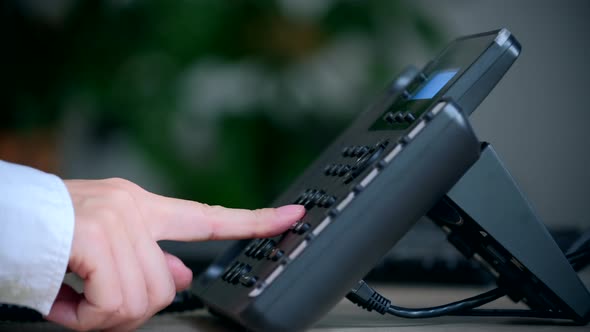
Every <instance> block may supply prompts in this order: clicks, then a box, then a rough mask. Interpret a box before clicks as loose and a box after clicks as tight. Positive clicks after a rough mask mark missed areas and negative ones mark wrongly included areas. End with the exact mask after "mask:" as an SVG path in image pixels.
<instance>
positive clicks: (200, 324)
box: [0, 285, 590, 332]
mask: <svg viewBox="0 0 590 332" xmlns="http://www.w3.org/2000/svg"><path fill="white" fill-rule="evenodd" d="M377 288H378V289H379V291H380V292H381V293H382V294H384V295H386V296H387V297H388V298H390V299H391V300H392V302H394V303H395V304H397V305H401V306H407V307H427V306H433V305H438V304H444V303H448V302H452V301H455V300H459V299H463V298H466V297H470V296H473V295H476V294H479V293H481V292H483V291H485V290H487V289H483V288H469V287H425V286H403V285H397V286H391V285H388V286H378V287H377ZM487 307H488V308H504V309H510V308H524V306H521V305H519V304H514V303H512V302H511V301H510V300H508V299H499V300H498V301H496V302H494V303H492V304H489V305H488V306H487ZM459 329H462V330H465V331H494V332H497V331H500V332H501V331H590V327H589V326H576V325H573V324H572V323H570V322H567V321H558V320H543V319H528V318H490V317H441V318H432V319H418V320H413V319H404V318H398V317H394V316H390V315H385V316H382V315H380V314H377V313H375V312H366V311H364V310H362V309H360V308H358V307H356V306H355V305H353V304H351V303H350V302H348V301H347V300H343V301H341V302H340V303H339V304H338V305H337V306H336V307H335V308H334V309H333V310H332V311H331V312H330V313H329V314H327V315H326V316H325V317H324V318H323V319H322V320H321V321H319V322H318V323H317V324H316V325H315V326H314V327H313V328H312V329H311V331H321V332H328V331H350V332H353V331H392V330H395V331H400V332H404V331H412V332H416V331H456V330H459ZM139 330H140V331H166V332H181V331H182V332H188V331H191V332H195V331H207V332H226V331H236V327H235V326H233V325H229V324H227V323H225V322H223V321H221V320H219V319H217V318H215V317H213V316H211V315H209V314H208V313H207V312H206V311H204V310H199V311H194V312H185V313H182V314H167V315H161V316H156V317H154V318H152V319H151V320H149V321H148V322H147V323H146V324H145V325H144V326H142V327H141V328H140V329H139ZM0 331H25V332H27V331H43V332H47V331H65V330H64V329H62V328H60V327H58V326H55V325H53V324H49V323H29V324H8V323H0Z"/></svg>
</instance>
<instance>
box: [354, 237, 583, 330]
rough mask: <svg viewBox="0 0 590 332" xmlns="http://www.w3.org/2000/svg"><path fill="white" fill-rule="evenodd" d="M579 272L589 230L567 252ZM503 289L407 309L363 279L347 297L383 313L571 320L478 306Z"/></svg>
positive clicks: (548, 313) (551, 314) (557, 314)
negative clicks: (431, 305) (427, 306)
mask: <svg viewBox="0 0 590 332" xmlns="http://www.w3.org/2000/svg"><path fill="white" fill-rule="evenodd" d="M565 256H566V258H567V259H568V261H569V262H570V264H571V265H572V267H573V268H574V270H575V271H576V272H578V271H580V270H581V269H583V268H584V267H586V266H587V265H588V264H590V232H586V233H584V234H583V235H582V236H580V237H579V238H578V240H576V241H575V242H574V244H573V245H572V246H570V248H569V249H568V250H567V251H566V253H565ZM505 295H506V293H505V292H504V291H503V290H501V289H500V288H495V289H492V290H490V291H488V292H485V293H483V294H480V295H477V296H473V297H470V298H467V299H464V300H460V301H456V302H452V303H449V304H444V305H440V306H436V307H430V308H404V307H399V306H395V305H392V304H391V301H390V300H389V299H387V298H385V297H384V296H382V295H381V294H379V293H378V292H376V291H375V290H374V289H373V288H371V286H369V285H368V284H367V283H366V282H365V281H364V280H361V281H359V283H358V284H357V285H356V286H355V287H354V288H352V289H351V291H350V292H349V293H348V294H347V295H346V298H347V299H349V300H350V301H351V302H353V303H355V304H357V305H358V306H359V307H362V308H364V309H366V310H368V311H372V310H375V311H377V312H379V313H380V314H382V315H383V314H385V313H389V314H392V315H394V316H398V317H404V318H432V317H440V316H450V315H452V316H504V317H506V316H508V317H529V318H555V319H571V317H567V316H566V315H564V314H563V313H561V312H555V311H539V310H530V309H524V310H506V309H475V308H478V307H480V306H482V305H484V304H487V303H490V302H492V301H495V300H497V299H498V298H500V297H502V296H505Z"/></svg>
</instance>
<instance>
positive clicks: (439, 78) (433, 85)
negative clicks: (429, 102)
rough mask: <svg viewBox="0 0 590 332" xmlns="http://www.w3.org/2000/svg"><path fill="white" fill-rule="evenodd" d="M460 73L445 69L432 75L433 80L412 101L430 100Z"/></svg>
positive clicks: (456, 70)
mask: <svg viewBox="0 0 590 332" xmlns="http://www.w3.org/2000/svg"><path fill="white" fill-rule="evenodd" d="M458 71H459V69H458V68H455V69H445V70H442V71H438V72H435V73H433V74H432V76H431V78H430V79H429V80H428V81H427V82H426V84H424V85H423V86H422V88H420V90H418V92H416V94H414V96H413V97H412V98H411V99H430V98H432V97H434V96H436V94H437V93H438V92H439V91H440V89H442V88H443V87H444V86H445V85H446V84H447V83H448V82H449V81H450V80H451V79H452V78H453V76H455V74H457V72H458Z"/></svg>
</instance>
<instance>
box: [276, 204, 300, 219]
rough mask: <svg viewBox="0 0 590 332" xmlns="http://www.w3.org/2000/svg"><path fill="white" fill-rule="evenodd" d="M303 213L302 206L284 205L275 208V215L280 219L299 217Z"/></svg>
mask: <svg viewBox="0 0 590 332" xmlns="http://www.w3.org/2000/svg"><path fill="white" fill-rule="evenodd" d="M303 212H305V208H304V207H303V206H302V205H285V206H281V207H279V208H277V214H278V215H280V216H282V217H291V216H300V215H302V214H303Z"/></svg>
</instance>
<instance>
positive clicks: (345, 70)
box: [0, 0, 590, 268]
mask: <svg viewBox="0 0 590 332" xmlns="http://www.w3.org/2000/svg"><path fill="white" fill-rule="evenodd" d="M589 15H590V3H589V2H588V1H585V0H578V1H568V2H567V3H564V2H560V1H548V0H547V1H545V0H544V1H534V0H529V1H508V0H502V1H483V0H470V1H467V0H452V1H444V2H442V1H433V0H432V1H427V0H420V1H409V0H403V1H402V0H399V1H386V0H383V1H376V0H374V1H359V0H355V1H353V0H348V1H346V0H277V1H270V0H269V1H262V0H260V1H254V0H252V1H246V0H241V1H214V0H211V1H205V0H192V1H191V0H183V1H180V0H179V1H137V0H103V1H98V0H47V1H36V0H20V1H18V0H1V1H0V36H1V37H0V38H1V40H2V44H1V46H0V50H1V51H0V82H2V83H1V86H0V96H1V98H0V159H3V160H8V161H13V162H18V163H22V164H27V165H31V166H34V167H37V168H40V169H42V170H45V171H48V172H53V173H56V174H58V175H60V176H62V177H64V178H106V177H123V178H127V179H129V180H131V181H134V182H136V183H138V184H139V185H141V186H143V187H144V188H146V189H148V190H151V191H154V192H157V193H160V194H163V195H169V196H175V197H181V198H186V199H192V200H198V201H201V202H206V203H208V204H221V205H226V206H230V207H242V208H258V207H263V206H266V205H268V204H270V203H271V202H272V200H273V198H274V197H275V196H277V195H278V194H279V193H280V192H281V191H282V190H284V189H285V188H286V187H287V185H288V184H289V183H290V182H291V181H292V180H293V179H294V178H295V176H297V175H298V174H299V173H300V172H301V171H302V170H303V168H304V167H305V166H306V165H307V164H308V163H310V162H311V160H312V159H314V158H315V157H316V156H317V155H318V154H319V153H320V152H321V151H322V149H323V147H324V146H326V145H327V144H328V143H329V142H330V141H331V139H333V138H334V137H335V136H336V135H337V134H338V133H339V132H340V131H341V130H342V129H343V128H344V127H345V126H346V125H347V124H348V123H349V122H350V121H352V119H354V117H355V115H356V114H357V113H358V112H359V111H361V110H362V109H363V108H364V107H366V106H367V105H368V104H369V103H370V102H371V100H372V98H373V97H374V96H376V95H377V94H378V93H379V91H380V90H381V89H382V88H383V87H384V86H386V84H387V83H388V82H389V81H390V80H392V79H393V78H395V75H396V74H397V73H399V72H400V70H401V69H402V68H403V67H404V66H406V65H408V64H414V65H417V66H422V65H424V64H425V63H426V62H427V61H428V60H429V59H431V58H432V57H434V56H435V55H436V54H437V53H438V52H439V51H440V49H441V48H442V47H443V46H444V45H446V44H447V43H448V42H449V41H450V40H451V39H453V38H455V37H457V36H460V35H466V34H473V33H477V32H482V31H488V30H494V29H497V28H501V27H507V28H508V29H510V30H511V31H512V32H513V33H514V34H515V35H516V36H517V38H518V39H519V40H520V41H521V43H522V45H523V53H522V55H521V57H520V59H519V60H517V62H516V64H515V65H514V67H513V68H512V69H511V71H509V73H508V74H507V76H506V77H505V78H504V80H503V81H501V82H500V84H499V85H498V87H497V88H496V89H495V90H494V91H493V92H492V94H491V95H490V96H489V97H488V99H487V100H486V101H484V103H483V104H482V105H481V107H480V108H479V109H478V111H477V112H476V113H475V114H474V116H473V117H472V120H473V124H474V127H475V129H476V130H477V132H478V134H479V135H480V138H481V139H482V140H487V141H490V142H492V143H493V144H494V146H495V147H496V150H497V151H498V153H499V154H500V155H501V156H502V157H503V158H504V161H505V163H506V164H507V166H508V167H509V168H510V169H511V171H512V172H513V175H514V177H515V178H516V180H517V181H518V182H519V183H520V184H521V186H522V189H523V191H524V192H525V193H526V194H527V195H528V196H529V199H530V201H531V203H532V204H533V205H534V206H535V207H536V208H537V210H538V212H539V215H540V217H541V218H542V219H543V221H544V222H545V223H546V224H547V225H548V226H549V227H550V228H551V229H552V230H555V231H557V232H562V233H563V232H569V231H570V230H574V231H576V230H584V229H588V228H590V217H588V215H587V214H586V206H587V205H588V203H589V202H590V199H589V198H590V171H589V170H590V157H589V154H588V151H589V146H590V133H589V132H588V130H587V124H588V123H590V115H589V111H588V109H587V106H586V103H585V101H586V99H587V98H586V96H587V89H588V82H587V79H588V77H589V76H590V75H589V74H590V64H589V63H588V60H587V59H589V58H590V53H589V51H590V42H589V40H588V35H587V31H590V22H589V21H588V20H587V18H588V17H589ZM0 184H1V179H0ZM425 227H426V226H425ZM423 232H426V231H423ZM423 234H424V233H422V235H420V234H418V235H413V236H414V237H415V238H416V237H418V238H420V237H423V236H424V235H423ZM408 238H409V239H410V240H408V239H405V242H402V243H400V244H399V245H398V246H396V251H397V256H396V257H397V258H398V260H399V258H400V257H402V256H403V255H404V253H405V254H406V256H407V257H410V258H412V259H414V260H416V261H417V262H418V265H419V266H421V268H427V267H428V268H432V266H434V265H436V264H434V263H433V262H432V259H430V258H429V257H432V253H433V252H436V253H437V255H438V256H441V255H442V256H444V257H446V258H444V257H443V258H441V259H442V260H443V261H444V260H445V259H446V261H447V262H446V263H444V264H447V263H448V261H453V259H455V258H454V257H455V256H454V255H455V252H454V251H451V250H452V248H448V250H447V249H444V250H441V249H440V247H439V246H441V247H442V246H444V245H445V243H444V242H445V241H444V238H442V237H441V240H440V241H439V242H431V243H432V245H430V246H429V247H427V248H423V247H417V245H416V243H415V242H416V241H414V240H413V239H412V238H411V237H410V236H409V237H408ZM419 243H427V242H425V241H419ZM435 243H436V244H435ZM164 246H168V248H169V249H170V250H172V251H175V250H176V251H181V252H183V254H182V255H184V256H185V257H189V258H192V259H194V260H195V261H206V260H207V259H209V258H211V257H212V255H213V254H215V253H217V252H218V251H219V250H220V248H221V247H220V246H218V245H217V244H213V245H197V246H195V245H189V246H186V245H185V246H180V245H176V244H164ZM455 263H456V262H455ZM444 264H443V265H444ZM447 265H448V264H447Z"/></svg>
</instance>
